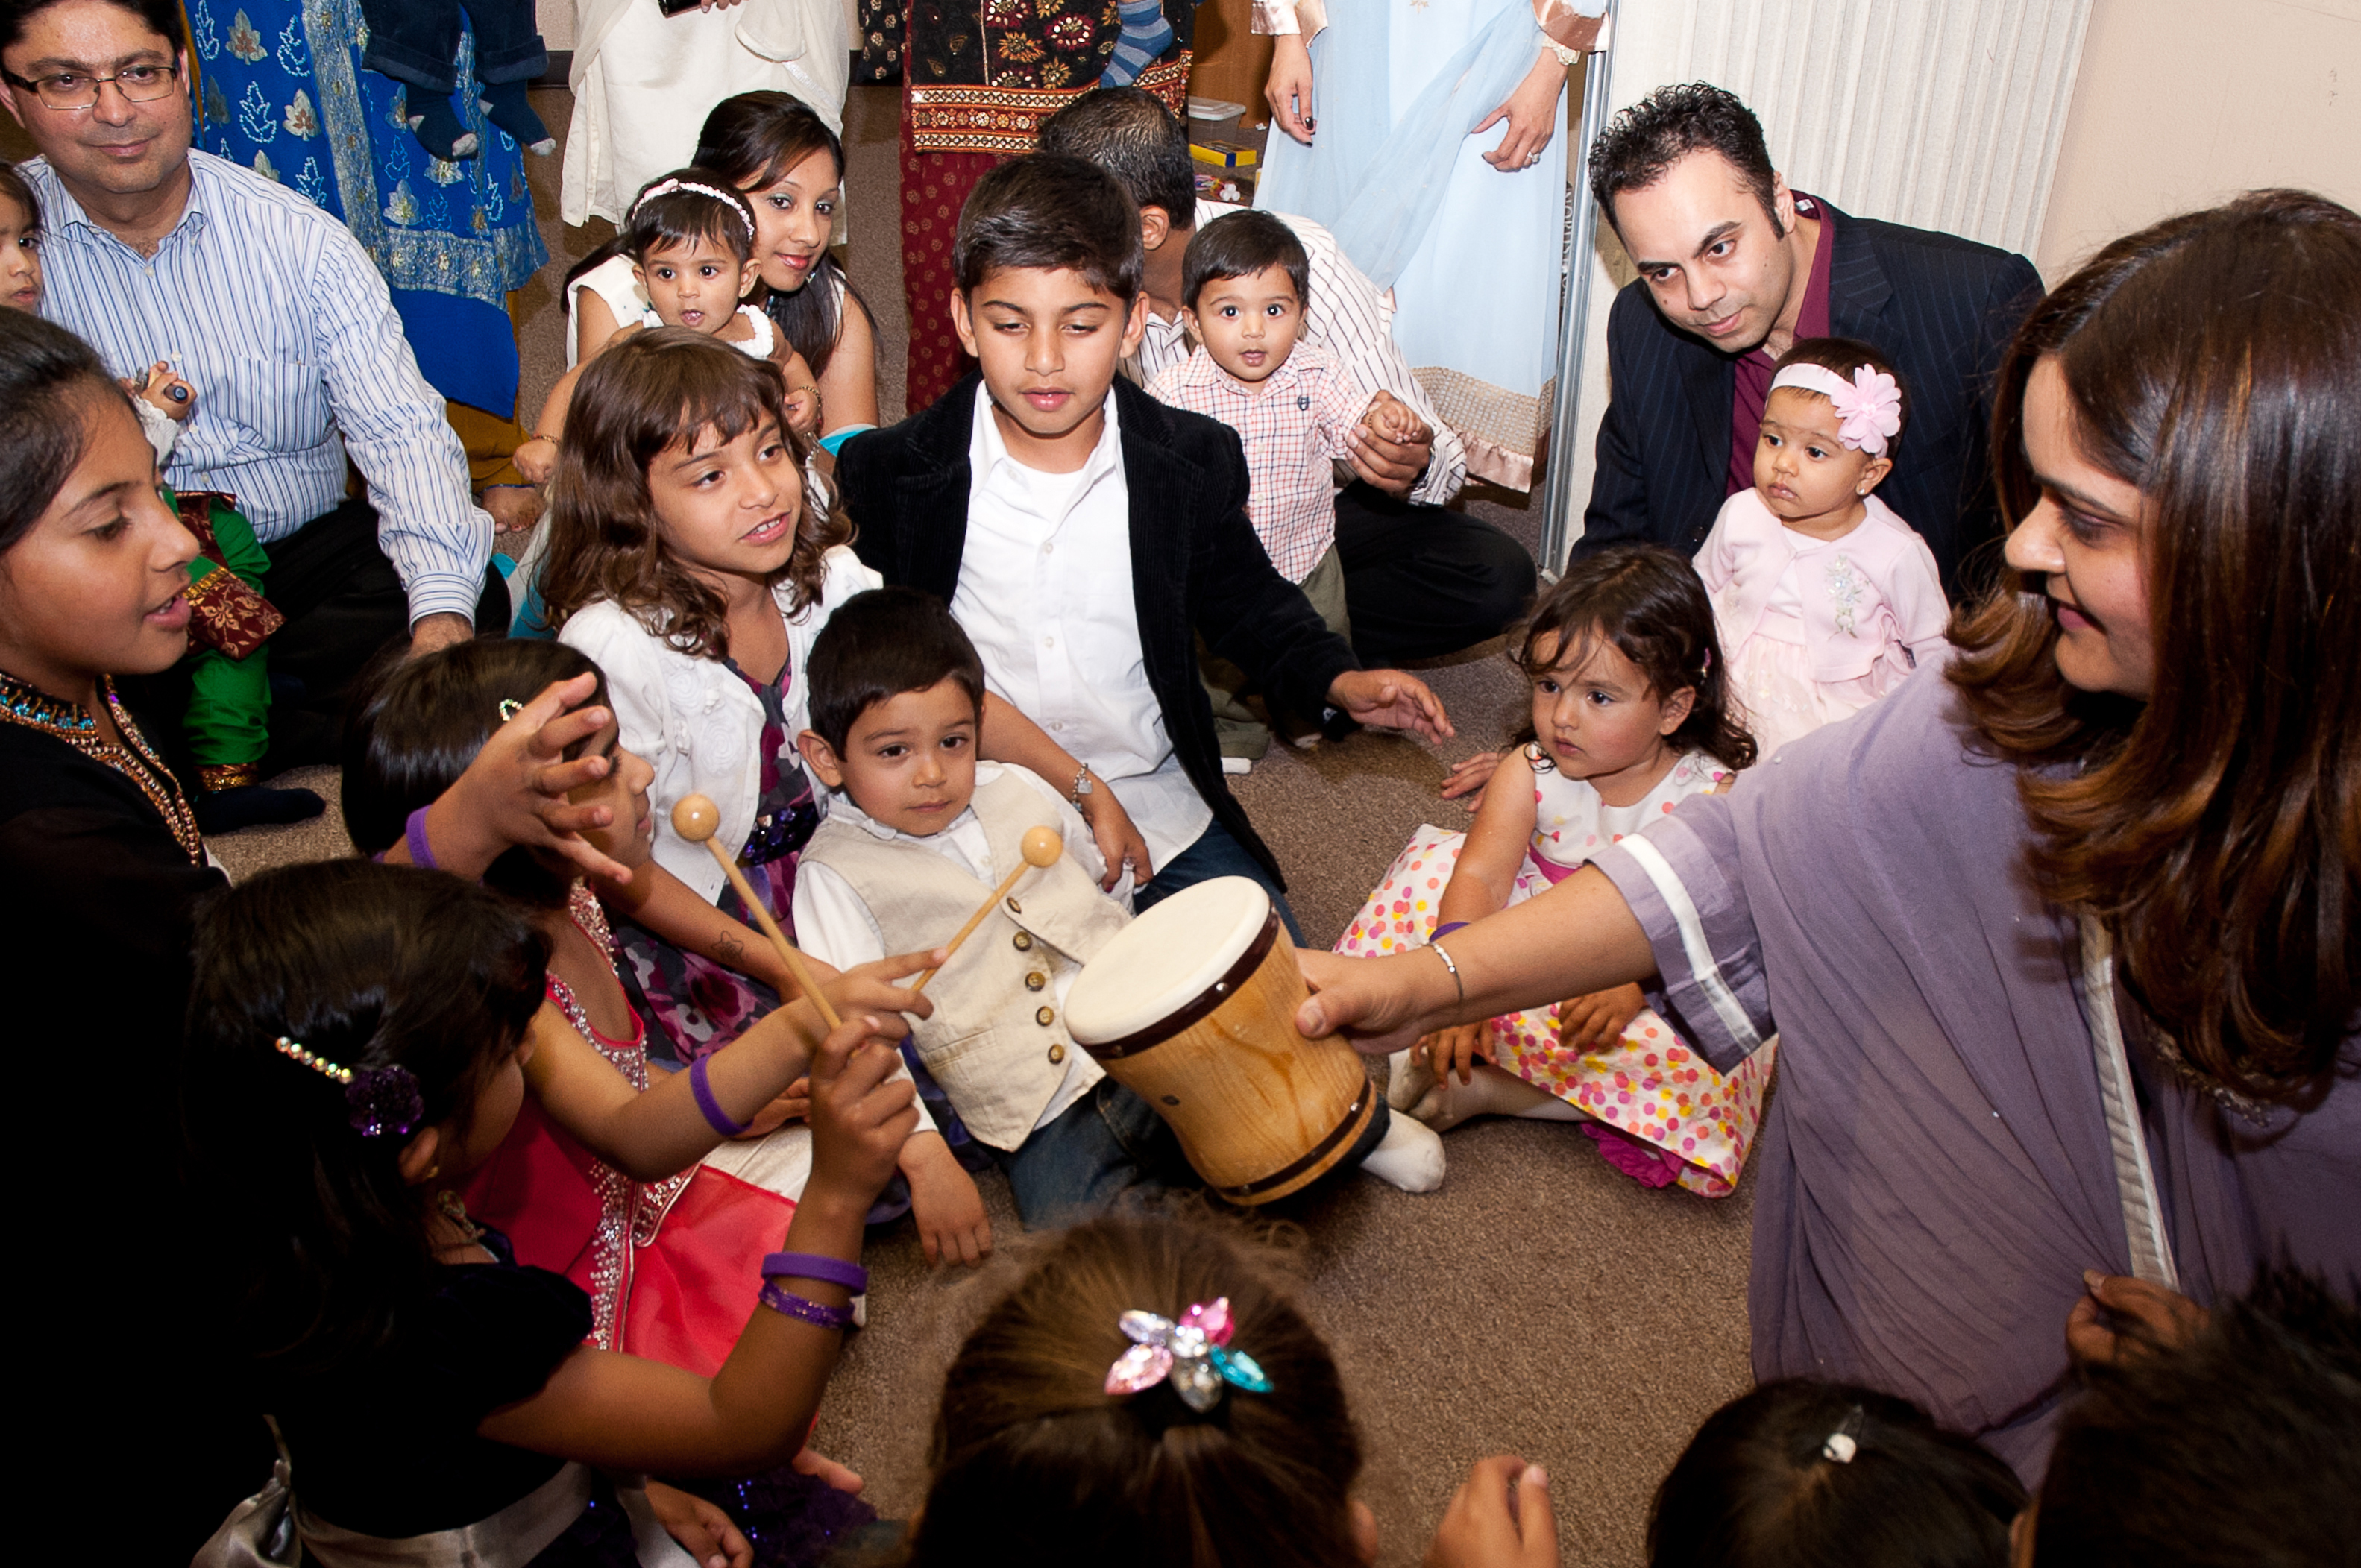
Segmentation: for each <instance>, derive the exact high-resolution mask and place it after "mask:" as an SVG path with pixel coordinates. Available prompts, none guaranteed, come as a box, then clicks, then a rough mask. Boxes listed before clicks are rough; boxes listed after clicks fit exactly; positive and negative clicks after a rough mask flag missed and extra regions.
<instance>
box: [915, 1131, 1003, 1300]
mask: <svg viewBox="0 0 2361 1568" xmlns="http://www.w3.org/2000/svg"><path fill="white" fill-rule="evenodd" d="M902 1174H903V1176H904V1177H906V1178H907V1179H908V1180H909V1183H910V1215H911V1217H912V1218H913V1219H915V1220H917V1222H918V1239H919V1240H920V1241H921V1242H923V1243H925V1244H926V1248H927V1263H928V1266H933V1265H935V1264H938V1263H964V1264H966V1265H967V1266H969V1267H971V1268H972V1267H974V1266H976V1265H977V1264H980V1263H982V1262H983V1260H984V1259H985V1258H987V1257H990V1256H991V1255H992V1222H991V1221H990V1220H989V1219H987V1218H985V1216H984V1212H983V1193H981V1192H978V1191H977V1190H975V1179H974V1178H973V1177H972V1176H970V1175H968V1173H967V1172H966V1171H964V1170H962V1169H961V1168H960V1162H959V1160H958V1159H957V1158H956V1157H954V1156H953V1155H952V1154H951V1146H950V1145H949V1144H947V1143H945V1142H943V1135H941V1134H940V1133H913V1134H912V1135H910V1141H909V1142H908V1143H906V1144H904V1145H903V1146H902Z"/></svg>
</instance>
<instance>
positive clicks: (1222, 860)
mask: <svg viewBox="0 0 2361 1568" xmlns="http://www.w3.org/2000/svg"><path fill="white" fill-rule="evenodd" d="M1221 876H1242V877H1248V878H1251V879H1252V880H1253V881H1255V882H1256V883H1259V884H1260V885H1261V887H1262V890H1263V891H1264V892H1265V893H1268V894H1270V901H1271V903H1272V904H1273V905H1277V906H1278V909H1279V921H1280V923H1281V924H1282V925H1284V926H1285V927H1287V936H1288V939H1289V940H1290V941H1291V942H1293V943H1294V944H1295V945H1296V946H1297V947H1299V948H1300V947H1301V946H1303V933H1302V931H1301V930H1300V929H1299V928H1298V927H1297V926H1296V924H1295V911H1294V910H1292V909H1290V908H1289V907H1288V906H1287V894H1284V893H1282V892H1281V891H1279V882H1278V880H1277V879H1276V878H1274V877H1273V876H1272V875H1271V874H1270V872H1267V871H1265V870H1264V869H1263V864H1262V862H1261V861H1257V860H1256V859H1255V858H1254V857H1253V856H1252V855H1249V854H1247V853H1246V846H1245V845H1243V844H1241V843H1239V842H1238V841H1237V840H1236V839H1234V838H1232V837H1231V836H1230V830H1229V829H1228V828H1224V827H1223V826H1222V822H1221V818H1219V817H1215V818H1214V819H1213V821H1211V822H1209V823H1207V824H1206V825H1205V830H1204V831H1203V832H1202V833H1200V834H1198V835H1197V841H1196V842H1195V843H1193V844H1191V845H1190V846H1189V847H1188V848H1187V849H1185V850H1181V851H1180V853H1179V854H1177V855H1175V856H1173V857H1172V859H1171V860H1170V861H1167V862H1166V863H1165V864H1164V865H1162V866H1161V867H1159V868H1158V870H1157V872H1156V876H1155V878H1154V880H1152V881H1151V882H1149V883H1148V885H1147V886H1146V887H1143V888H1141V889H1140V890H1139V891H1138V892H1137V894H1133V896H1132V901H1131V906H1132V908H1133V909H1134V910H1136V911H1137V912H1138V913H1139V914H1142V915H1145V914H1147V913H1148V911H1149V910H1150V909H1152V908H1154V907H1155V906H1156V905H1159V904H1161V903H1163V902H1164V901H1165V900H1166V899H1168V898H1170V897H1171V896H1172V895H1173V894H1176V893H1178V892H1180V890H1181V889H1182V888H1184V887H1194V886H1196V885H1197V884H1198V883H1201V882H1211V881H1213V879H1214V878H1215V877H1221Z"/></svg>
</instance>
